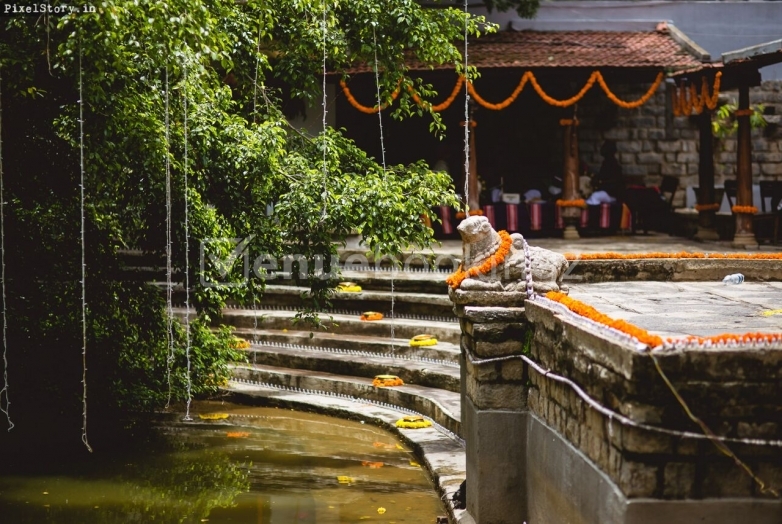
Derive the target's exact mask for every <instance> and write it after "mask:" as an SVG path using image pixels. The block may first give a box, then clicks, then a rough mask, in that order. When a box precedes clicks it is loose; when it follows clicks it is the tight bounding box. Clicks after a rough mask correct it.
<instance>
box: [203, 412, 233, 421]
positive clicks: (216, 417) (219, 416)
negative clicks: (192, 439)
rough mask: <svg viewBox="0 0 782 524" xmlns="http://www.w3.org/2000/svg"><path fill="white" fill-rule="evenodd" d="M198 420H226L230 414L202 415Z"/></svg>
mask: <svg viewBox="0 0 782 524" xmlns="http://www.w3.org/2000/svg"><path fill="white" fill-rule="evenodd" d="M198 418H200V419H201V420H225V419H227V418H228V413H201V414H199V415H198Z"/></svg>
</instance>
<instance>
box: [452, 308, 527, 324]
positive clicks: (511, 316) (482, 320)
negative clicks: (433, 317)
mask: <svg viewBox="0 0 782 524" xmlns="http://www.w3.org/2000/svg"><path fill="white" fill-rule="evenodd" d="M454 313H456V316H457V317H459V318H465V319H467V320H469V321H470V322H472V323H473V324H488V323H493V322H526V321H527V317H526V315H525V314H524V308H523V307H496V306H483V307H480V306H455V307H454Z"/></svg>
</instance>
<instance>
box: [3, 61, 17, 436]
mask: <svg viewBox="0 0 782 524" xmlns="http://www.w3.org/2000/svg"><path fill="white" fill-rule="evenodd" d="M2 88H3V77H2V72H0V286H1V287H2V294H3V389H0V411H2V412H3V414H4V415H5V418H6V420H8V431H11V430H12V429H14V423H13V422H11V414H10V406H11V400H10V399H9V397H8V337H7V331H8V318H7V316H6V311H7V309H8V306H7V305H6V301H5V193H4V189H5V188H4V186H3V104H2V97H3V89H2ZM3 398H5V402H3Z"/></svg>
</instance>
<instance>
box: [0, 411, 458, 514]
mask: <svg viewBox="0 0 782 524" xmlns="http://www.w3.org/2000/svg"><path fill="white" fill-rule="evenodd" d="M192 413H193V418H194V420H193V422H191V423H184V422H182V421H181V414H180V415H170V416H169V415H167V416H165V417H162V418H157V419H156V420H155V423H154V424H153V425H152V427H151V428H150V429H151V431H148V432H145V434H144V437H143V438H139V439H138V440H139V442H138V444H139V445H138V446H135V445H134V446H129V448H128V449H127V453H114V452H112V453H110V454H107V455H111V456H106V457H100V451H99V450H98V451H96V453H95V455H96V456H97V458H98V460H91V461H68V460H64V461H63V462H62V463H59V464H58V463H51V464H49V465H40V464H37V465H34V466H31V467H30V468H27V469H20V468H19V467H14V468H11V469H12V472H11V473H9V472H8V470H7V469H6V468H3V471H1V472H0V516H2V517H0V521H2V522H8V523H14V524H24V523H44V522H56V523H61V524H71V523H72V524H92V523H94V524H111V523H120V522H122V523H125V522H139V523H148V522H160V523H181V522H185V523H191V522H192V523H197V522H209V523H211V524H215V523H229V522H230V523H248V524H249V523H253V524H256V523H261V522H262V523H265V524H298V523H317V524H332V523H333V524H337V523H345V524H347V523H350V524H354V523H357V522H383V523H394V522H395V523H416V524H417V523H421V524H423V523H426V524H431V523H432V522H434V521H435V518H436V516H437V515H443V514H445V511H444V508H443V506H442V504H441V502H440V500H439V499H438V496H437V494H436V492H435V490H434V487H433V485H432V483H431V481H430V479H429V478H428V476H427V474H426V472H425V471H424V470H423V469H422V468H421V467H420V466H419V465H418V464H417V463H416V458H415V456H414V455H413V454H412V452H411V451H410V450H409V449H408V448H407V447H405V446H404V445H403V444H402V443H401V442H400V441H398V440H397V439H396V438H395V437H394V436H393V435H391V434H390V433H388V432H385V431H383V430H381V429H379V428H376V427H373V426H371V425H369V424H361V423H358V422H353V421H346V420H341V419H335V418H330V417H325V416H321V415H313V414H308V413H301V412H295V411H290V410H284V409H274V408H254V407H243V406H238V405H231V404H223V403H196V404H194V407H193V410H192ZM218 413H219V414H222V415H219V416H223V415H225V414H227V415H229V416H228V418H222V419H215V420H203V419H201V418H200V417H199V415H208V414H218Z"/></svg>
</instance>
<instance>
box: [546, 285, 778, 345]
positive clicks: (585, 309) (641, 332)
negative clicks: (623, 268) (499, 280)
mask: <svg viewBox="0 0 782 524" xmlns="http://www.w3.org/2000/svg"><path fill="white" fill-rule="evenodd" d="M546 298H548V299H549V300H553V301H554V302H559V303H560V304H562V305H563V306H565V307H566V308H568V309H569V310H570V311H572V312H573V313H576V314H577V315H580V316H582V317H585V318H588V319H590V320H592V321H594V322H597V323H598V324H602V325H604V326H608V327H610V328H613V329H616V330H617V331H621V332H622V333H625V334H627V335H630V336H632V337H634V338H635V339H636V340H638V341H639V342H641V343H642V344H646V345H647V346H649V347H650V348H657V347H660V346H662V345H663V342H667V343H669V344H676V343H692V342H695V343H697V344H700V345H707V346H708V345H729V344H757V343H774V342H780V341H782V333H741V334H737V333H723V334H720V335H713V336H710V337H696V336H686V337H666V338H665V339H663V338H662V337H660V336H657V335H653V334H651V333H649V332H648V331H647V330H645V329H643V328H640V327H638V326H635V325H633V324H630V323H629V322H627V321H624V320H616V319H613V318H611V317H609V316H608V315H606V314H604V313H601V312H600V311H598V310H597V309H595V308H593V307H592V306H590V305H588V304H585V303H583V302H581V301H579V300H576V299H574V298H570V297H569V296H567V295H565V294H564V293H559V292H556V291H549V292H548V293H546Z"/></svg>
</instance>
